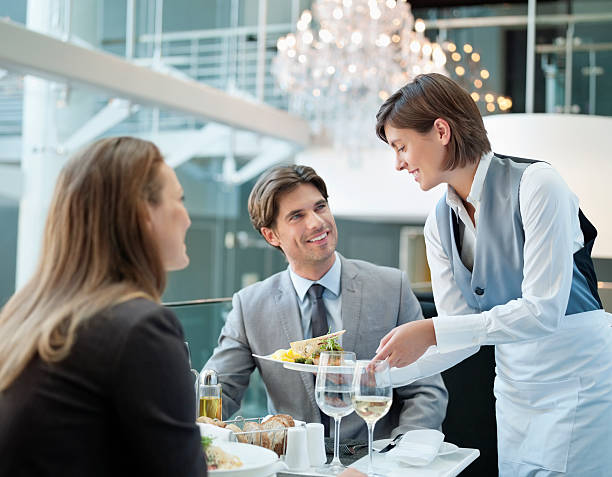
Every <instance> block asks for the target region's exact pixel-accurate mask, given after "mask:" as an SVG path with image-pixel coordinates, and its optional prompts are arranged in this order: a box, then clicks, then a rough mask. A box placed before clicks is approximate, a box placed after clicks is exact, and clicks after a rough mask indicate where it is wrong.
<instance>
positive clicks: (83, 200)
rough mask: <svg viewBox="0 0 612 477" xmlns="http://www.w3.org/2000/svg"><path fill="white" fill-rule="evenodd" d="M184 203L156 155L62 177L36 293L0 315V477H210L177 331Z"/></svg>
mask: <svg viewBox="0 0 612 477" xmlns="http://www.w3.org/2000/svg"><path fill="white" fill-rule="evenodd" d="M182 199H183V191H182V189H181V186H180V184H179V182H178V180H177V178H176V175H175V174H174V171H173V170H172V169H171V168H170V167H168V166H167V165H166V164H165V163H164V161H163V159H162V157H161V155H160V152H159V150H158V149H157V148H156V147H155V145H153V144H152V143H150V142H147V141H142V140H139V139H135V138H129V137H119V138H109V139H102V140H100V141H97V142H96V143H94V144H92V145H91V146H90V147H88V148H87V149H85V150H84V151H83V152H81V153H80V154H79V155H77V156H76V157H75V158H73V159H72V160H70V161H69V162H68V164H67V165H66V166H65V167H64V169H63V171H62V172H61V174H60V177H59V179H58V182H57V185H56V188H55V193H54V196H53V200H52V203H51V206H50V210H49V215H48V218H47V223H46V227H45V233H44V239H43V247H42V251H41V259H40V261H39V264H38V266H37V269H36V271H35V273H34V275H33V277H32V279H31V280H30V281H29V282H28V283H27V284H26V285H25V286H24V287H23V288H22V289H20V290H19V291H18V292H17V293H15V295H14V296H13V297H12V298H11V299H10V300H9V301H8V303H7V304H6V306H5V307H4V309H3V310H2V312H1V313H0V336H2V339H1V340H0V416H1V418H0V455H1V456H2V458H1V459H0V475H1V476H4V475H12V476H13V475H38V476H44V475H63V476H71V475H75V476H77V475H78V476H82V475H87V476H98V475H99V476H107V475H109V476H110V475H113V476H115V475H123V474H125V475H148V476H152V475H160V476H161V475H163V476H167V475H181V476H182V475H189V476H191V475H206V466H205V462H204V456H203V452H202V449H201V446H200V438H199V432H198V428H197V427H196V425H195V423H194V409H195V402H194V399H195V398H194V393H193V384H192V377H191V374H190V371H189V365H188V356H187V352H186V349H185V346H184V338H183V331H182V328H181V325H180V324H179V322H178V320H177V319H176V318H175V317H174V315H173V314H172V313H171V312H169V311H168V310H166V309H164V308H163V307H161V306H160V305H159V301H160V296H161V294H162V292H163V289H164V286H165V281H166V278H165V273H166V271H167V270H177V269H181V268H184V267H186V266H187V264H188V263H189V258H188V257H187V254H186V249H185V244H184V239H185V233H186V231H187V229H188V227H189V225H190V223H191V222H190V220H189V216H188V215H187V211H186V210H185V207H184V205H183V202H182Z"/></svg>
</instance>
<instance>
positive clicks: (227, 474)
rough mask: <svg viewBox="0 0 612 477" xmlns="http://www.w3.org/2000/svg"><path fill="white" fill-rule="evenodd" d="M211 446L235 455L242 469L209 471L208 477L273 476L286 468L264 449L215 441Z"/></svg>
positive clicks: (275, 456)
mask: <svg viewBox="0 0 612 477" xmlns="http://www.w3.org/2000/svg"><path fill="white" fill-rule="evenodd" d="M213 445H215V446H217V447H220V448H221V449H223V450H224V451H225V452H227V453H229V454H232V455H235V456H237V457H238V458H240V460H241V461H242V467H239V468H238V469H217V470H209V471H208V475H211V476H212V475H215V476H218V477H260V476H264V475H270V474H273V473H275V472H277V471H279V470H282V469H284V468H286V466H285V464H284V463H283V462H280V460H279V458H278V456H277V455H276V452H274V451H271V450H270V449H266V448H265V447H259V446H253V445H251V444H243V443H242V442H228V441H218V440H215V442H214V443H213Z"/></svg>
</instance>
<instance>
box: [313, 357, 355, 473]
mask: <svg viewBox="0 0 612 477" xmlns="http://www.w3.org/2000/svg"><path fill="white" fill-rule="evenodd" d="M354 368H355V353H352V352H350V351H322V352H321V355H320V356H319V368H318V371H317V380H316V382H315V399H316V401H317V405H318V406H319V408H320V409H321V411H323V412H324V413H325V414H327V415H328V416H330V417H333V418H334V423H335V426H334V458H333V459H332V461H331V462H330V463H329V464H326V465H324V466H322V467H320V468H318V469H317V472H320V473H324V474H329V475H337V474H339V473H341V472H342V471H343V470H345V469H346V467H345V466H344V465H342V462H340V458H339V457H338V448H339V445H340V420H341V419H342V418H343V417H344V416H348V415H349V414H350V413H351V412H353V402H352V391H353V371H354Z"/></svg>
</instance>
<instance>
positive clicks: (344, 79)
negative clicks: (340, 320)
mask: <svg viewBox="0 0 612 477" xmlns="http://www.w3.org/2000/svg"><path fill="white" fill-rule="evenodd" d="M424 31H425V24H424V22H423V21H422V20H417V21H416V22H415V21H414V17H413V15H412V12H411V10H410V4H409V3H407V2H404V1H396V0H315V1H314V2H313V4H312V13H311V12H310V11H309V10H304V11H303V12H302V14H301V17H300V19H299V21H298V22H297V30H296V32H295V33H290V34H288V35H286V36H284V37H281V38H279V39H278V42H277V48H278V53H277V55H276V57H275V58H274V60H273V65H272V71H273V74H274V75H275V77H276V80H277V82H278V84H279V86H280V87H281V88H282V89H283V90H284V91H286V92H287V93H288V96H289V110H290V111H291V112H294V113H296V114H299V115H301V116H303V117H305V118H307V119H309V120H311V121H312V126H313V130H314V132H315V133H318V134H321V133H324V134H325V133H326V134H330V135H331V136H332V137H333V140H334V143H335V144H336V145H338V146H341V147H342V148H359V147H363V146H366V145H367V144H369V143H374V142H375V140H376V137H375V134H374V123H375V115H376V112H377V111H378V107H379V106H380V104H381V103H382V101H384V100H385V99H386V98H387V97H389V95H390V94H392V93H393V92H394V91H396V90H397V89H398V88H400V87H401V86H403V85H404V84H406V83H407V82H409V81H410V80H411V79H412V78H413V77H414V76H416V75H418V74H420V73H429V72H438V73H443V74H446V71H445V69H444V65H445V63H446V56H445V54H444V51H443V49H442V48H441V46H440V45H438V44H437V43H431V42H430V41H429V39H428V38H427V37H426V36H425V35H424Z"/></svg>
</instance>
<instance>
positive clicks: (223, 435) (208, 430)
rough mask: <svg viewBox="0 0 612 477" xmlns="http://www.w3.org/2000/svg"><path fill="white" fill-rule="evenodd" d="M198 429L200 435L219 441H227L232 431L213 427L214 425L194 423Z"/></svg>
mask: <svg viewBox="0 0 612 477" xmlns="http://www.w3.org/2000/svg"><path fill="white" fill-rule="evenodd" d="M196 424H197V425H198V427H199V428H200V435H202V436H207V437H212V438H214V439H218V440H220V441H229V440H230V436H231V435H232V431H230V430H229V429H225V428H223V427H219V426H215V425H214V424H204V423H203V422H196Z"/></svg>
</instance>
